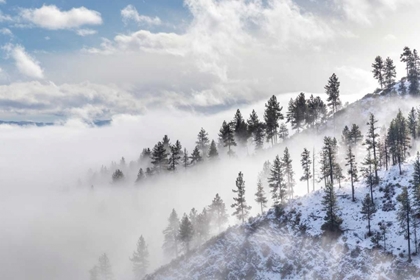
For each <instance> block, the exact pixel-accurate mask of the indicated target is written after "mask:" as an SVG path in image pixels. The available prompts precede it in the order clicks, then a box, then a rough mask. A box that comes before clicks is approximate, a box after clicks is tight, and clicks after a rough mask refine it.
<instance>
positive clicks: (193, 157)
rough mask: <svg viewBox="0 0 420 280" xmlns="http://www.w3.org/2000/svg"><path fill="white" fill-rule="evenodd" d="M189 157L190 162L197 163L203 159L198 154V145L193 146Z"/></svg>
mask: <svg viewBox="0 0 420 280" xmlns="http://www.w3.org/2000/svg"><path fill="white" fill-rule="evenodd" d="M190 159H191V162H190V164H197V163H200V162H201V161H202V160H203V158H202V157H201V155H200V150H199V149H198V146H196V147H195V148H194V150H193V152H192V153H191V156H190Z"/></svg>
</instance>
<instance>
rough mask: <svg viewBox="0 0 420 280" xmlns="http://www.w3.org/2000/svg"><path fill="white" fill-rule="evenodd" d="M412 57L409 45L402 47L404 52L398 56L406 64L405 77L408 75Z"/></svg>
mask: <svg viewBox="0 0 420 280" xmlns="http://www.w3.org/2000/svg"><path fill="white" fill-rule="evenodd" d="M412 59H413V53H412V52H411V50H410V48H409V47H405V48H404V52H403V53H402V54H401V56H400V60H401V62H404V63H405V64H406V67H405V68H406V70H407V78H408V76H409V72H410V68H411V64H412Z"/></svg>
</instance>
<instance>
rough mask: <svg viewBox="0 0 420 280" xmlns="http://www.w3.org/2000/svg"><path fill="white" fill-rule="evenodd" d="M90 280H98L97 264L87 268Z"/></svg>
mask: <svg viewBox="0 0 420 280" xmlns="http://www.w3.org/2000/svg"><path fill="white" fill-rule="evenodd" d="M89 275H90V278H89V279H90V280H99V268H98V266H96V265H95V266H94V267H92V269H91V270H89Z"/></svg>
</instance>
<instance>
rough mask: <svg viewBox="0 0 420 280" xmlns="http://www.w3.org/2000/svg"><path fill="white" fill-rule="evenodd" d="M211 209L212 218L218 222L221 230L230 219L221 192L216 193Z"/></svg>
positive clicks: (218, 227)
mask: <svg viewBox="0 0 420 280" xmlns="http://www.w3.org/2000/svg"><path fill="white" fill-rule="evenodd" d="M209 209H210V213H211V217H212V220H213V221H214V222H215V223H216V225H217V229H218V231H219V232H220V231H221V229H222V228H223V226H224V225H225V224H226V222H227V221H228V215H227V211H226V205H225V203H224V202H223V200H222V199H221V198H220V196H219V194H216V196H215V197H214V199H213V201H212V203H211V205H210V207H209Z"/></svg>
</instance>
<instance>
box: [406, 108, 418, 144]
mask: <svg viewBox="0 0 420 280" xmlns="http://www.w3.org/2000/svg"><path fill="white" fill-rule="evenodd" d="M407 124H408V129H409V130H410V134H411V138H412V139H413V140H415V139H416V138H417V126H418V124H417V111H416V109H414V107H413V108H411V110H410V113H409V114H408V118H407Z"/></svg>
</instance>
